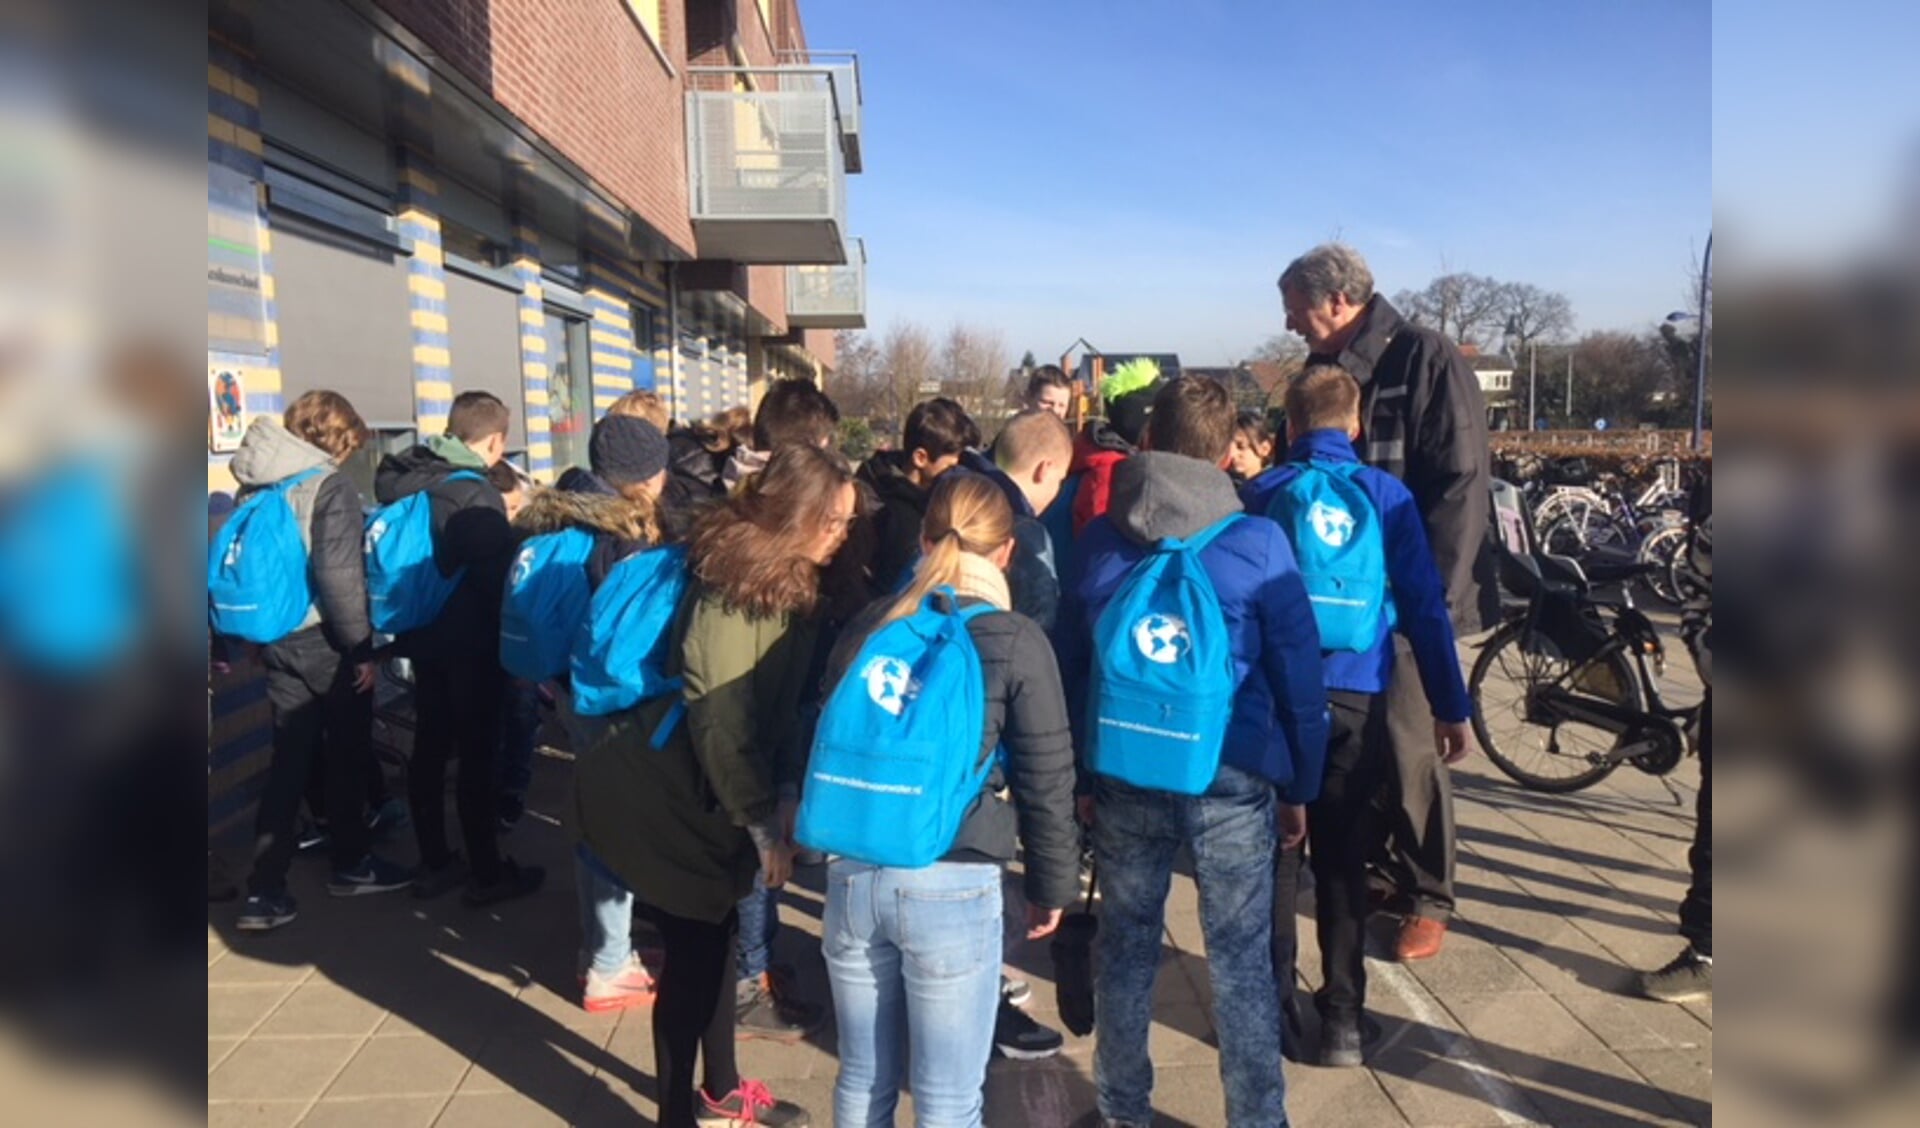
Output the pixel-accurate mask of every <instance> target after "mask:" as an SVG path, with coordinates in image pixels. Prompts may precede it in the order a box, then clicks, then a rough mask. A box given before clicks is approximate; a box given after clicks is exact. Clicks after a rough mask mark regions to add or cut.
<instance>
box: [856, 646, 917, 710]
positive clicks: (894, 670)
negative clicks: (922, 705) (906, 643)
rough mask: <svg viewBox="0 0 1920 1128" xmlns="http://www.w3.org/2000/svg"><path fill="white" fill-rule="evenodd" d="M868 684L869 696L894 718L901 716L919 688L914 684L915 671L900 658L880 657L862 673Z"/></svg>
mask: <svg viewBox="0 0 1920 1128" xmlns="http://www.w3.org/2000/svg"><path fill="white" fill-rule="evenodd" d="M860 677H861V678H862V679H863V680H864V681H865V682H866V683H867V696H868V697H870V698H872V699H873V703H874V704H875V705H878V706H880V707H881V708H882V709H885V710H886V711H887V712H889V713H892V714H893V715H894V716H896V717H897V716H899V715H900V712H901V710H903V709H905V708H906V705H907V702H908V701H911V700H912V699H913V697H914V694H915V691H916V690H917V689H918V688H919V687H918V686H916V685H914V684H913V669H912V668H911V667H909V666H908V665H907V664H906V663H905V662H902V661H901V660H900V659H898V658H889V657H887V656H886V655H884V654H883V655H880V656H879V657H876V658H874V659H873V660H872V661H871V662H868V663H867V665H866V668H865V669H863V670H861V671H860Z"/></svg>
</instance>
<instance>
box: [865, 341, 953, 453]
mask: <svg viewBox="0 0 1920 1128" xmlns="http://www.w3.org/2000/svg"><path fill="white" fill-rule="evenodd" d="M880 363H881V377H880V388H881V396H880V399H879V403H878V404H877V414H879V415H880V416H881V417H882V419H883V421H884V422H885V424H886V427H885V430H886V432H887V433H888V434H890V435H895V436H897V435H898V434H899V433H900V428H901V426H902V425H903V424H904V423H905V422H906V419H907V411H908V410H909V409H911V408H912V407H913V405H914V404H915V403H918V402H919V401H920V400H921V399H923V398H925V397H923V396H922V395H921V394H920V385H921V384H922V383H925V382H928V381H931V380H934V379H935V378H936V377H937V376H938V369H936V368H935V366H934V348H933V337H932V335H931V334H929V333H928V332H927V330H926V328H925V327H924V326H922V325H920V324H919V323H918V322H914V321H896V322H894V323H893V324H892V325H889V326H888V327H887V336H886V339H885V341H884V342H882V344H881V346H880Z"/></svg>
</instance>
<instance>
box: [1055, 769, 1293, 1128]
mask: <svg viewBox="0 0 1920 1128" xmlns="http://www.w3.org/2000/svg"><path fill="white" fill-rule="evenodd" d="M1094 802H1095V817H1094V823H1093V850H1094V859H1095V862H1096V864H1098V866H1099V869H1100V898H1101V904H1100V916H1101V923H1100V932H1099V938H1098V940H1097V941H1096V943H1097V945H1098V955H1099V959H1098V962H1097V966H1098V968H1099V972H1098V976H1097V978H1096V980H1095V983H1094V1012H1095V1015H1096V1018H1095V1034H1096V1038H1097V1041H1096V1042H1095V1045H1094V1052H1093V1082H1094V1088H1095V1090H1096V1092H1097V1094H1098V1097H1099V1101H1100V1114H1101V1115H1102V1116H1104V1117H1106V1118H1107V1119H1109V1120H1124V1121H1129V1122H1131V1123H1135V1124H1146V1123H1149V1122H1150V1121H1151V1119H1152V1109H1151V1100H1152V1095H1153V1062H1152V1061H1151V1060H1150V1059H1149V1058H1148V1056H1147V1028H1148V1027H1149V1026H1151V1025H1152V1024H1153V978H1154V973H1155V972H1156V971H1158V970H1159V966H1160V943H1161V935H1162V929H1163V925H1164V920H1165V916H1166V905H1167V888H1168V885H1169V883H1170V882H1171V880H1172V877H1173V859H1174V855H1175V854H1176V853H1177V852H1178V851H1179V849H1180V847H1181V845H1183V844H1185V845H1188V846H1190V847H1191V848H1192V850H1193V866H1194V877H1195V879H1196V881H1197V883H1198V885H1199V886H1200V930H1201V934H1202V935H1203V936H1204V937H1205V939H1206V946H1207V970H1208V973H1209V974H1210V975H1211V977H1212V979H1213V1021H1214V1027H1215V1028H1216V1029H1217V1030H1218V1031H1219V1034H1220V1081H1221V1087H1222V1089H1223V1090H1224V1091H1225V1095H1226V1103H1227V1123H1228V1125H1230V1126H1231V1128H1282V1126H1284V1125H1285V1124H1286V1123H1287V1110H1286V1082H1285V1080H1284V1079H1283V1078H1282V1077H1281V1075H1280V997H1279V994H1278V992H1277V991H1276V989H1275V987H1274V978H1273V952H1272V949H1271V941H1272V933H1273V850H1274V821H1273V817H1274V816H1273V803H1274V798H1273V785H1272V784H1270V783H1268V782H1267V781H1265V780H1263V779H1260V778H1259V777H1257V776H1254V775H1250V774H1248V773H1246V772H1243V771H1240V770H1239V769H1237V768H1232V767H1225V766H1223V767H1221V769H1220V773H1219V774H1218V775H1216V776H1215V777H1214V780H1213V786H1211V787H1209V788H1208V789H1207V792H1206V794H1204V795H1174V794H1171V793H1169V792H1164V791H1142V790H1140V789H1139V788H1135V787H1129V786H1128V785H1126V784H1124V783H1120V782H1118V781H1116V780H1112V779H1108V778H1106V777H1104V776H1102V777H1099V778H1097V779H1096V780H1095V782H1094Z"/></svg>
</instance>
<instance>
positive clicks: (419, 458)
mask: <svg viewBox="0 0 1920 1128" xmlns="http://www.w3.org/2000/svg"><path fill="white" fill-rule="evenodd" d="M460 469H463V467H459V466H455V465H454V464H453V463H451V462H449V461H447V460H446V459H444V458H442V457H440V456H439V455H438V454H435V453H434V452H433V451H432V450H431V449H430V448H429V447H427V446H424V445H423V446H416V447H412V448H410V449H408V450H404V451H401V452H400V453H399V454H390V455H388V456H387V457H386V458H385V459H384V460H382V461H381V463H380V468H379V470H378V471H376V472H375V474H374V479H373V493H374V498H375V499H376V500H377V501H379V503H380V504H381V505H391V504H393V503H394V502H396V501H399V500H400V499H401V498H403V497H409V496H411V495H413V494H416V493H419V492H420V491H421V490H426V491H427V492H428V497H429V501H430V504H431V506H432V513H433V555H434V562H435V563H436V564H438V565H439V567H440V572H441V574H442V575H449V576H450V575H452V574H453V573H454V572H455V571H457V570H459V569H461V568H465V569H466V573H465V575H463V576H462V577H461V580H460V584H459V586H458V587H456V588H454V589H453V595H452V596H451V597H449V598H448V600H447V605H446V607H444V608H443V609H441V612H440V617H439V618H438V619H436V620H434V621H433V622H432V623H429V624H428V625H427V626H425V627H422V628H420V629H419V630H417V631H409V632H408V633H406V634H404V635H401V636H400V638H399V640H398V647H397V648H398V649H399V651H400V653H402V654H405V655H407V656H409V657H413V658H430V659H452V658H474V657H476V656H482V657H484V658H485V659H486V660H489V661H492V660H495V659H497V657H498V655H499V651H500V593H501V591H502V589H503V588H504V587H505V585H506V580H507V568H508V567H509V566H510V565H511V564H512V562H513V552H514V547H515V539H514V535H513V529H512V528H511V527H510V526H509V525H508V524H507V507H506V503H505V502H503V501H502V500H501V499H500V491H499V490H496V489H494V488H493V486H492V485H491V484H490V483H488V482H487V481H486V480H485V478H480V479H477V480H476V479H473V478H450V477H449V475H451V474H453V473H454V472H455V471H456V470H460Z"/></svg>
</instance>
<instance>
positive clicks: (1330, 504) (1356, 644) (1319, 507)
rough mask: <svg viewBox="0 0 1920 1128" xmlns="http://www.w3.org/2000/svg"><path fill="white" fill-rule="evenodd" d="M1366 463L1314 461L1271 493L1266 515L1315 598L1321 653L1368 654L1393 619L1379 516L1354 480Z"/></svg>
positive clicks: (1310, 595) (1300, 468)
mask: <svg viewBox="0 0 1920 1128" xmlns="http://www.w3.org/2000/svg"><path fill="white" fill-rule="evenodd" d="M1361 465H1362V464H1361V463H1358V462H1330V461H1322V460H1319V459H1315V460H1312V461H1309V462H1306V463H1303V464H1299V466H1298V470H1299V473H1297V474H1295V475H1293V476H1292V477H1290V478H1288V479H1287V481H1286V482H1285V483H1284V484H1283V485H1282V486H1281V487H1280V488H1279V489H1277V490H1275V491H1274V492H1273V500H1272V501H1271V502H1270V503H1269V504H1268V507H1267V516H1269V517H1272V518H1273V519H1274V521H1275V522H1276V523H1278V524H1279V526H1280V527H1281V528H1282V529H1284V530H1285V531H1286V534H1287V541H1288V542H1289V543H1290V544H1292V545H1293V555H1294V559H1295V561H1296V562H1297V563H1298V564H1299V566H1300V578H1301V579H1302V580H1304V581H1306V585H1307V598H1308V599H1309V600H1311V601H1312V602H1313V618H1314V622H1315V623H1317V624H1318V625H1319V627H1320V648H1321V649H1322V650H1351V651H1355V652H1357V653H1361V654H1364V653H1366V652H1367V651H1369V650H1371V649H1373V644H1374V643H1376V642H1378V641H1379V640H1380V631H1381V626H1382V624H1383V623H1384V624H1385V625H1387V626H1392V624H1393V603H1392V601H1391V600H1389V599H1388V598H1387V552H1386V542H1385V539H1384V538H1383V537H1382V535H1381V531H1380V514H1379V513H1377V512H1375V511H1374V508H1373V502H1372V500H1371V499H1370V498H1368V497H1367V491H1366V490H1364V489H1362V488H1361V486H1360V483H1358V482H1356V481H1354V480H1353V476H1354V475H1355V474H1357V473H1359V471H1360V469H1361Z"/></svg>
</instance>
